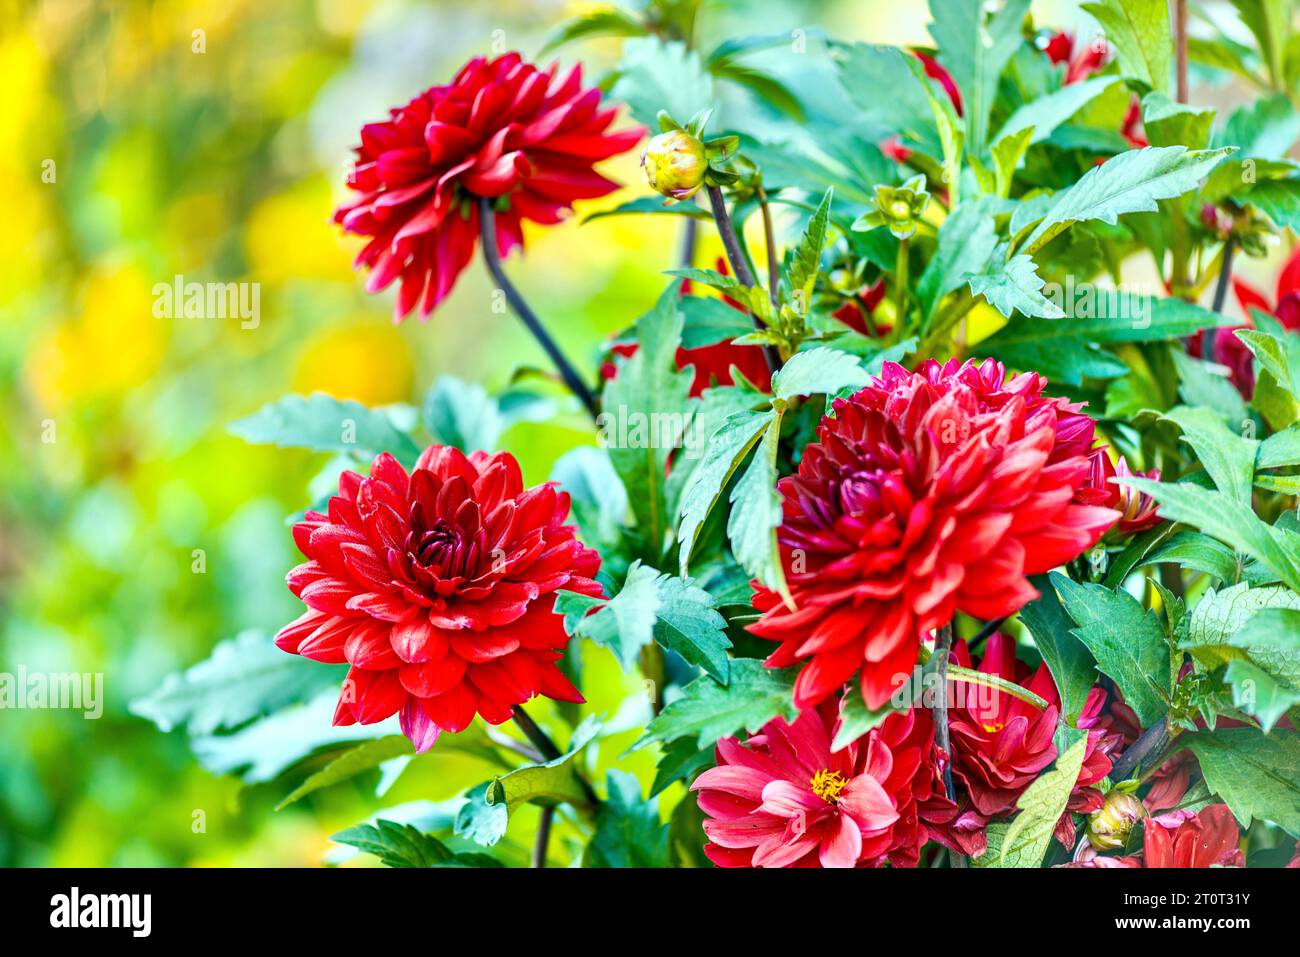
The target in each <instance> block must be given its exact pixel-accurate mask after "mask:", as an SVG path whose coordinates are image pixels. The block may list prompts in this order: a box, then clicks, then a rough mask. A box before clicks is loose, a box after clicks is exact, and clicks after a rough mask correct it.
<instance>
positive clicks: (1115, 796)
mask: <svg viewBox="0 0 1300 957" xmlns="http://www.w3.org/2000/svg"><path fill="white" fill-rule="evenodd" d="M1146 813H1147V809H1146V808H1145V807H1143V805H1142V802H1141V801H1139V800H1138V799H1137V798H1136V797H1134V796H1133V795H1132V794H1128V793H1125V792H1123V791H1119V790H1115V791H1111V792H1110V793H1109V794H1107V795H1106V800H1105V802H1104V803H1103V804H1102V806H1101V810H1099V811H1094V812H1093V813H1092V814H1090V815H1088V843H1089V844H1091V845H1092V846H1093V847H1094V848H1096V849H1097V850H1099V851H1113V850H1115V849H1117V848H1120V847H1123V846H1124V842H1125V841H1127V840H1128V835H1129V832H1130V831H1131V830H1133V825H1134V824H1136V823H1137V822H1138V821H1140V820H1141V819H1142V818H1144V817H1146Z"/></svg>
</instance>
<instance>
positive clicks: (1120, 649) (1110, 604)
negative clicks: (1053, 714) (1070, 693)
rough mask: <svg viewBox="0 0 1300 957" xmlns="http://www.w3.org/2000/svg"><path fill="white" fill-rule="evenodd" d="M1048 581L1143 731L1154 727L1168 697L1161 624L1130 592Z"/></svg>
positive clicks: (1060, 577)
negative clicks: (1134, 713) (1133, 712)
mask: <svg viewBox="0 0 1300 957" xmlns="http://www.w3.org/2000/svg"><path fill="white" fill-rule="evenodd" d="M1049 577H1050V578H1051V582H1052V585H1053V586H1054V587H1055V588H1056V592H1057V594H1058V595H1060V597H1061V605H1062V606H1063V607H1064V608H1065V610H1066V612H1067V613H1068V614H1069V616H1070V617H1071V618H1073V619H1074V621H1075V623H1076V624H1077V625H1078V626H1079V627H1077V628H1075V629H1073V630H1072V634H1073V635H1074V636H1075V637H1076V638H1078V639H1079V640H1080V641H1081V642H1083V643H1084V645H1086V646H1087V648H1088V650H1089V651H1090V652H1091V653H1092V657H1093V660H1094V661H1096V662H1097V669H1098V670H1099V671H1101V672H1102V673H1103V674H1105V675H1107V676H1109V677H1110V678H1111V679H1112V680H1113V681H1114V682H1115V684H1116V685H1117V686H1118V687H1119V690H1120V691H1122V692H1123V693H1124V701H1125V703H1127V704H1128V705H1129V707H1131V708H1132V709H1133V710H1134V711H1135V712H1137V715H1138V718H1139V720H1141V722H1142V726H1143V727H1144V728H1145V727H1149V726H1150V725H1152V724H1154V723H1155V722H1156V721H1157V720H1158V719H1159V718H1160V716H1161V715H1163V714H1164V713H1165V712H1166V711H1167V710H1168V703H1167V699H1166V698H1165V697H1164V696H1165V695H1167V694H1168V693H1169V688H1170V674H1169V646H1168V644H1167V642H1166V640H1165V630H1164V628H1163V627H1162V626H1161V624H1160V619H1159V618H1157V617H1156V615H1155V612H1153V611H1151V610H1150V609H1146V608H1143V607H1142V605H1141V604H1139V603H1138V601H1137V600H1136V599H1135V598H1133V596H1132V595H1130V594H1128V593H1127V592H1123V591H1111V590H1110V589H1109V588H1106V587H1105V586H1103V585H1094V584H1080V583H1079V582H1076V581H1073V580H1071V579H1069V578H1067V577H1066V576H1064V575H1062V574H1060V573H1058V572H1052V573H1051V575H1050V576H1049Z"/></svg>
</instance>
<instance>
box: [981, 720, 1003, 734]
mask: <svg viewBox="0 0 1300 957" xmlns="http://www.w3.org/2000/svg"><path fill="white" fill-rule="evenodd" d="M1005 727H1006V725H1005V724H1003V723H1002V722H1001V721H994V722H993V723H992V724H986V725H984V730H985V731H987V732H988V733H989V734H997V733H998V732H999V731H1001V730H1002V729H1003V728H1005Z"/></svg>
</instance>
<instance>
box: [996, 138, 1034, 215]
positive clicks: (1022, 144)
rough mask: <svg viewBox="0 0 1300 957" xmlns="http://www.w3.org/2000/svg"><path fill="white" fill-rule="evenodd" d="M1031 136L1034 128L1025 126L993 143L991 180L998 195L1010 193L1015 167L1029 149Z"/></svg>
mask: <svg viewBox="0 0 1300 957" xmlns="http://www.w3.org/2000/svg"><path fill="white" fill-rule="evenodd" d="M1033 136H1034V128H1033V127H1032V126H1027V127H1025V128H1024V129H1021V130H1016V131H1015V132H1013V133H1008V134H1007V135H1006V136H1004V137H1002V138H1001V139H999V140H998V141H997V142H995V143H994V144H993V151H992V152H993V174H994V179H993V182H994V188H995V191H996V192H997V194H998V196H1000V197H1004V198H1005V197H1007V196H1009V195H1011V181H1012V179H1014V178H1015V175H1016V167H1017V166H1019V165H1020V161H1021V160H1022V159H1024V158H1025V150H1027V149H1029V144H1030V142H1031V141H1032V140H1033Z"/></svg>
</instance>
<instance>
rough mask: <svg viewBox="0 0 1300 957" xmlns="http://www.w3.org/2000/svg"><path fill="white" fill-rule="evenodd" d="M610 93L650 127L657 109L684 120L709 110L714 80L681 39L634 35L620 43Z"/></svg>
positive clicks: (639, 120) (697, 56) (655, 119)
mask: <svg viewBox="0 0 1300 957" xmlns="http://www.w3.org/2000/svg"><path fill="white" fill-rule="evenodd" d="M610 96H611V97H613V98H614V99H616V100H622V101H623V102H624V103H626V104H627V106H628V109H629V110H630V111H631V113H632V115H633V116H634V117H635V118H636V120H637V122H638V123H643V124H645V125H646V126H650V127H653V126H656V125H657V124H658V116H659V111H660V110H664V111H666V112H667V113H669V114H670V115H672V116H674V117H676V118H677V119H678V120H680V121H682V122H685V121H686V118H687V117H690V116H694V115H695V114H696V113H699V112H700V111H702V110H707V109H710V108H711V107H712V106H713V81H712V79H711V78H710V76H709V74H708V72H707V71H706V70H705V69H704V66H703V64H702V63H701V62H700V56H699V54H698V53H696V52H695V51H694V50H692V49H690V48H689V47H687V46H686V44H685V43H682V42H681V41H680V40H671V41H665V40H662V39H660V38H659V37H655V36H650V37H633V38H632V39H630V40H627V41H626V42H625V43H624V44H623V57H622V59H620V60H619V62H618V80H617V81H615V83H614V86H613V88H612V89H611V90H610Z"/></svg>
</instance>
